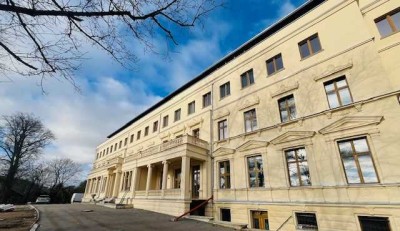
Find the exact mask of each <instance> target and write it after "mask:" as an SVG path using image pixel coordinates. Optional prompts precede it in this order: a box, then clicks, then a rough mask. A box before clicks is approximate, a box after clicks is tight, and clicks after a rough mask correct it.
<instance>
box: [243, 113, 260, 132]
mask: <svg viewBox="0 0 400 231" xmlns="http://www.w3.org/2000/svg"><path fill="white" fill-rule="evenodd" d="M252 111H254V114H252V116H251V117H250V118H249V119H250V128H251V129H250V131H247V126H246V121H247V120H246V113H250V112H252ZM254 118H255V128H253V126H254ZM243 122H244V132H245V133H249V132H254V131H257V130H258V120H257V110H256V109H255V108H253V109H250V110H247V111H245V112H243Z"/></svg>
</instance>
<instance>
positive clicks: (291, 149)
mask: <svg viewBox="0 0 400 231" xmlns="http://www.w3.org/2000/svg"><path fill="white" fill-rule="evenodd" d="M300 149H304V151H305V152H306V157H307V159H306V160H303V161H298V155H297V151H298V150H300ZM290 151H294V152H295V157H296V161H291V162H288V160H287V155H286V153H287V152H290ZM283 154H284V157H285V162H286V168H287V174H288V180H289V185H290V187H295V188H297V187H310V186H312V181H311V173H310V165H309V162H308V161H309V156H308V155H309V154H308V152H307V149H306V147H305V146H299V147H293V148H288V149H285V150H283ZM302 162H307V166H308V172H309V175H310V184H309V185H303V184H302V180H301V179H302V178H301V174H300V166H299V164H300V163H302ZM289 163H296V168H297V174H298V177H299V185H292V181H291V180H290V172H289Z"/></svg>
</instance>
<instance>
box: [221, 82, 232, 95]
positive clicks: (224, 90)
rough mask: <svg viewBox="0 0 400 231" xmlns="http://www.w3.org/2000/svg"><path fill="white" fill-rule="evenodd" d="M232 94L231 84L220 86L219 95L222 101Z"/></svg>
mask: <svg viewBox="0 0 400 231" xmlns="http://www.w3.org/2000/svg"><path fill="white" fill-rule="evenodd" d="M230 94H231V83H230V82H226V83H224V84H222V85H221V86H219V95H220V98H221V99H223V98H225V97H227V96H228V95H230Z"/></svg>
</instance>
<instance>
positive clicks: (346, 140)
mask: <svg viewBox="0 0 400 231" xmlns="http://www.w3.org/2000/svg"><path fill="white" fill-rule="evenodd" d="M361 139H365V141H366V143H367V147H368V152H363V153H361V156H365V155H368V154H369V156H370V158H371V162H372V165H373V169H374V171H375V175H376V179H377V181H376V182H368V183H365V182H364V175H363V174H362V171H361V168H360V164H359V161H358V157H359V156H360V155H359V154H358V153H356V151H355V147H354V140H361ZM349 141H350V143H351V148H352V156H353V159H354V162H355V164H356V167H357V173H358V177H359V180H360V183H349V180H348V177H347V172H346V168H345V166H344V162H343V158H342V154H341V153H340V147H339V143H344V142H349ZM335 142H336V147H337V150H338V153H339V158H340V161H341V163H342V167H343V172H344V176H345V178H346V183H347V184H348V185H368V184H379V183H380V177H379V173H378V171H377V168H376V164H375V158H374V156H373V154H372V150H371V145H370V144H369V139H368V137H367V136H357V137H351V138H345V139H340V140H336V141H335ZM365 153H367V154H365ZM355 154H356V156H357V158H355V157H354V156H355ZM361 176H362V177H361Z"/></svg>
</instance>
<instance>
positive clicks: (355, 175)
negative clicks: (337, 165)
mask: <svg viewBox="0 0 400 231" xmlns="http://www.w3.org/2000/svg"><path fill="white" fill-rule="evenodd" d="M338 146H339V152H340V156H341V159H342V163H343V167H344V170H345V173H346V178H347V183H349V184H365V183H378V182H379V180H378V176H377V174H376V169H375V165H374V161H373V159H372V156H371V152H370V150H369V146H368V142H367V138H366V137H362V138H357V139H351V140H345V141H339V142H338Z"/></svg>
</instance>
